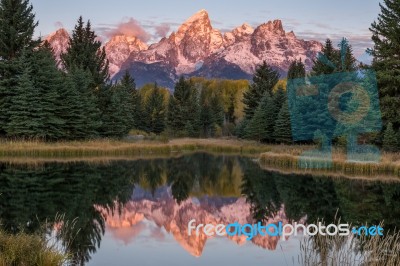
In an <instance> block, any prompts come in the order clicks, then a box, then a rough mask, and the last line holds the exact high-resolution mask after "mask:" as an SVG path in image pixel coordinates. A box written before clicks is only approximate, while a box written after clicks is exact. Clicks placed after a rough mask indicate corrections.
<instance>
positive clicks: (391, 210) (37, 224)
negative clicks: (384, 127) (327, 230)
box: [0, 153, 400, 265]
mask: <svg viewBox="0 0 400 266" xmlns="http://www.w3.org/2000/svg"><path fill="white" fill-rule="evenodd" d="M135 187H137V188H138V189H139V188H140V189H141V190H144V191H148V192H149V193H150V196H151V197H153V200H157V199H156V198H154V197H155V194H156V191H157V189H159V188H161V187H167V188H169V189H170V191H171V194H172V196H173V198H174V199H175V202H176V204H177V205H180V204H183V203H184V202H185V201H187V200H188V199H198V200H200V204H201V207H202V208H204V209H207V210H209V211H210V212H212V211H215V210H216V209H218V208H222V207H223V206H225V205H228V204H231V203H232V202H234V201H236V200H238V199H240V198H241V197H243V198H244V199H245V200H246V202H247V204H248V206H249V209H250V210H249V213H250V216H251V218H252V219H253V221H268V220H271V218H273V217H275V216H276V215H277V214H279V215H281V214H280V212H281V211H282V206H283V208H284V209H283V210H284V216H285V217H284V218H285V219H287V221H289V222H290V221H299V220H300V219H302V218H304V217H307V222H309V223H313V222H315V221H317V220H318V219H324V220H325V221H326V222H327V223H328V222H330V221H334V219H335V215H336V214H337V213H338V216H340V217H341V218H342V221H344V222H349V223H353V224H356V225H357V224H365V223H368V224H377V223H379V222H380V221H381V220H385V229H390V228H394V227H399V220H400V219H399V218H400V204H399V203H400V185H398V184H386V183H379V182H366V181H356V180H347V179H331V178H327V177H313V176H307V175H304V176H299V175H287V174H286V175H283V174H279V173H275V172H268V171H265V170H261V169H260V167H259V166H258V164H257V163H256V162H254V161H253V160H251V159H250V158H243V157H237V156H215V155H210V154H204V153H196V154H191V155H186V156H181V157H176V158H167V159H151V160H135V161H113V162H108V163H102V164H95V163H84V162H77V163H43V164H40V165H35V166H30V165H28V166H27V165H10V164H1V165H0V193H1V196H0V197H1V201H0V220H1V221H2V225H3V227H4V229H5V230H7V231H10V232H13V233H16V232H18V231H20V230H24V231H26V232H32V233H33V232H40V231H41V229H42V225H43V224H45V222H46V221H47V224H50V225H51V226H49V228H47V229H48V231H50V230H53V229H54V224H57V225H60V224H61V225H62V224H70V225H71V224H72V223H71V221H74V223H73V226H68V227H67V228H63V230H60V232H62V234H60V241H61V242H62V243H63V244H64V245H65V247H66V249H67V250H68V251H69V252H71V253H72V254H73V256H74V259H75V261H76V264H78V265H84V264H85V263H86V262H88V261H89V260H90V259H91V255H93V254H94V253H95V252H96V251H97V249H98V248H99V247H100V243H101V239H102V236H103V235H104V232H105V227H106V218H107V217H108V216H109V215H112V214H114V213H120V212H121V211H122V210H123V208H124V206H125V205H126V204H127V203H129V202H130V201H132V200H133V199H132V197H133V196H132V192H133V190H134V189H135ZM145 196H146V197H147V196H148V195H147V194H146V195H145V194H143V195H142V197H145ZM135 200H140V198H139V199H135ZM217 205H218V206H217ZM215 206H217V207H215ZM59 214H62V217H63V221H61V223H60V222H59V221H58V220H56V217H57V216H58V215H59ZM188 218H189V217H188Z"/></svg>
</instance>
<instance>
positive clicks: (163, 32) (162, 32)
mask: <svg viewBox="0 0 400 266" xmlns="http://www.w3.org/2000/svg"><path fill="white" fill-rule="evenodd" d="M170 29H171V26H170V25H169V24H168V23H162V24H160V25H158V26H155V31H156V37H161V38H163V37H165V36H167V34H168V32H169V31H170Z"/></svg>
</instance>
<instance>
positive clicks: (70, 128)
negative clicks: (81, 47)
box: [60, 73, 88, 140]
mask: <svg viewBox="0 0 400 266" xmlns="http://www.w3.org/2000/svg"><path fill="white" fill-rule="evenodd" d="M62 87H63V89H62V91H61V93H60V96H61V98H62V99H63V108H64V110H65V111H64V112H63V113H62V114H61V118H62V119H63V120H64V125H63V133H64V137H65V138H66V139H69V140H77V139H85V138H87V137H88V136H87V132H86V130H85V127H86V125H85V123H86V116H87V114H86V113H85V112H86V110H85V109H86V108H85V105H86V102H85V101H83V100H82V96H83V93H81V90H80V89H79V88H78V87H77V84H76V81H75V77H74V75H73V73H70V74H68V75H64V77H63V81H62Z"/></svg>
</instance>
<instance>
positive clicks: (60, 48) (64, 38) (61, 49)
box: [45, 28, 69, 62]
mask: <svg viewBox="0 0 400 266" xmlns="http://www.w3.org/2000/svg"><path fill="white" fill-rule="evenodd" d="M45 41H47V42H49V43H50V45H51V48H52V49H53V52H54V56H55V58H56V60H57V62H60V61H61V59H60V57H61V54H63V53H65V51H66V50H67V48H68V45H69V33H68V31H67V30H66V29H64V28H60V29H58V30H57V31H55V32H53V33H52V34H49V35H48V36H47V37H46V39H45Z"/></svg>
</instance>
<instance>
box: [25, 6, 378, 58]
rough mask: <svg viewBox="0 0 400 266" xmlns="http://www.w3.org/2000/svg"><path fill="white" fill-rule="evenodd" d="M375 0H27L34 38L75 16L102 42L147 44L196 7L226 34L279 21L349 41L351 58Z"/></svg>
mask: <svg viewBox="0 0 400 266" xmlns="http://www.w3.org/2000/svg"><path fill="white" fill-rule="evenodd" d="M379 2H381V1H379V0H335V1H332V0H304V1H299V0H279V1H271V0H245V1H236V0H140V1H135V0H111V1H102V0H69V1H66V0H51V1H50V0H48V1H45V0H31V3H32V5H33V7H34V12H35V13H36V18H37V19H38V20H39V27H38V28H37V30H36V36H46V35H48V34H50V33H52V32H53V31H55V30H57V29H58V28H60V27H65V28H66V29H67V30H72V29H73V27H74V25H75V22H76V20H77V18H78V17H79V16H80V15H82V16H83V18H84V19H85V20H88V19H90V20H91V23H92V25H93V28H94V29H95V30H96V33H97V35H99V36H100V37H101V38H102V39H103V40H104V41H106V40H107V39H108V38H109V37H110V36H111V35H112V34H114V33H116V32H119V31H122V32H129V33H132V34H135V35H137V37H139V38H140V39H142V40H143V41H145V42H147V43H149V44H150V43H153V42H157V41H158V40H159V39H160V38H162V37H164V36H166V35H168V34H170V33H171V32H172V31H176V30H177V28H178V27H179V25H180V24H182V23H183V22H184V21H185V20H186V19H187V18H189V17H190V16H191V15H193V14H194V13H196V12H197V11H199V10H201V9H206V10H207V11H208V13H209V16H210V19H211V22H212V25H213V27H214V28H217V29H219V30H221V31H222V32H227V31H230V30H232V29H234V28H235V27H237V26H240V25H242V24H243V23H245V22H246V23H248V24H250V25H252V26H255V27H256V26H258V25H260V24H262V23H265V22H268V21H269V20H274V19H281V20H282V23H283V27H284V29H285V30H286V31H291V30H293V31H294V33H295V34H296V35H297V36H298V37H300V38H302V39H305V40H318V41H324V40H325V39H326V38H331V39H332V40H333V41H335V42H338V41H339V40H340V39H341V38H342V37H346V38H348V39H349V40H350V43H351V44H352V46H353V48H354V53H355V55H356V56H360V55H362V54H364V52H365V50H366V48H368V47H371V46H372V44H371V34H370V32H369V30H368V28H369V27H370V25H371V23H372V22H373V21H374V20H376V18H377V16H378V14H379V12H380V8H379Z"/></svg>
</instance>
